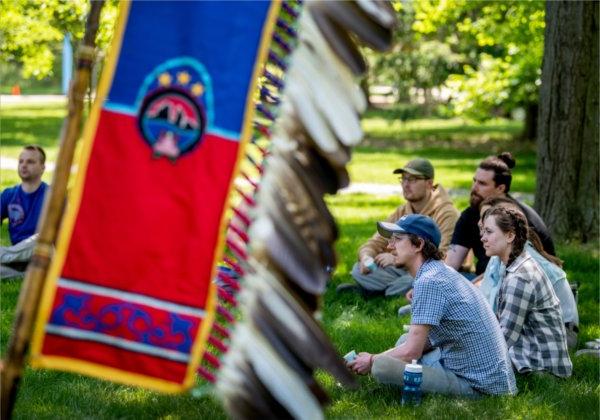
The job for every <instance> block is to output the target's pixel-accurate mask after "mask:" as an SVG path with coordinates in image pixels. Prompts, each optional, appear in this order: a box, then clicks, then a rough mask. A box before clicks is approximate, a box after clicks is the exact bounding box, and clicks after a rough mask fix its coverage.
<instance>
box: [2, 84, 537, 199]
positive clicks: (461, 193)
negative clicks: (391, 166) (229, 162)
mask: <svg viewBox="0 0 600 420" xmlns="http://www.w3.org/2000/svg"><path fill="white" fill-rule="evenodd" d="M48 102H56V103H60V102H66V96H64V95H0V106H2V105H5V104H35V103H48ZM17 163H18V161H17V159H14V158H7V157H1V156H0V169H12V170H16V169H17ZM46 170H47V171H53V170H54V162H46ZM447 191H448V194H449V195H450V197H452V198H456V197H466V196H468V195H469V190H468V189H464V188H455V189H448V190H447ZM360 193H361V194H372V195H376V196H380V197H386V196H390V195H396V196H400V195H401V194H402V187H401V186H400V185H399V184H371V183H352V184H350V185H349V186H348V187H347V188H344V189H342V190H340V194H360ZM511 195H512V196H513V197H514V198H516V199H518V200H523V201H527V202H530V203H533V199H534V196H533V194H530V193H519V192H513V193H512V194H511Z"/></svg>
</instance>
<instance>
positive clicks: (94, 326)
mask: <svg viewBox="0 0 600 420" xmlns="http://www.w3.org/2000/svg"><path fill="white" fill-rule="evenodd" d="M91 300H92V295H89V294H85V293H73V294H66V295H65V296H64V299H63V301H62V302H61V303H60V304H59V305H58V306H57V307H56V308H55V309H54V311H53V312H52V315H51V318H50V324H51V325H54V326H59V327H61V326H62V327H70V328H75V329H79V330H83V331H93V332H97V333H100V334H106V335H111V336H116V337H122V338H125V339H128V340H131V341H134V342H138V343H143V344H148V345H151V346H154V347H160V348H164V349H170V350H176V351H179V352H182V353H186V354H189V353H190V352H191V347H192V344H193V340H192V332H193V331H192V330H193V327H194V324H193V322H191V321H189V320H186V319H185V318H183V317H181V316H179V315H177V314H175V313H172V312H167V313H168V319H169V321H168V323H167V324H164V323H163V324H159V325H156V323H155V320H154V318H153V317H152V315H151V314H150V312H149V311H147V310H145V309H144V308H142V307H140V306H139V305H136V304H132V303H129V302H123V303H120V302H119V303H110V304H106V305H104V306H102V307H101V308H100V310H98V309H96V308H92V307H91V304H90V303H91ZM124 326H126V331H127V333H128V334H127V337H123V334H122V330H123V327H124Z"/></svg>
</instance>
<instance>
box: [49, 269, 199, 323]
mask: <svg viewBox="0 0 600 420" xmlns="http://www.w3.org/2000/svg"><path fill="white" fill-rule="evenodd" d="M58 285H59V286H60V287H64V288H66V289H72V290H77V291H80V292H86V293H91V294H93V295H98V296H105V297H110V298H115V299H121V300H124V301H127V302H132V303H137V304H139V305H145V306H150V307H152V308H156V309H162V310H164V311H167V312H175V313H178V314H182V315H190V316H195V317H198V318H204V316H205V314H206V312H205V311H204V310H202V309H197V308H192V307H190V306H185V305H179V304H177V303H173V302H167V301H165V300H160V299H156V298H152V297H149V296H144V295H139V294H136V293H131V292H125V291H123V290H117V289H109V288H108V287H102V286H96V285H92V284H86V283H81V282H78V281H76V280H69V279H64V278H61V279H60V280H58Z"/></svg>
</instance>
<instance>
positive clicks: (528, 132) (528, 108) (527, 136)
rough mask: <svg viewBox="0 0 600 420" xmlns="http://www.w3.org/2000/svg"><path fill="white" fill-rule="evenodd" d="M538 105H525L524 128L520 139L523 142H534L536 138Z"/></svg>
mask: <svg viewBox="0 0 600 420" xmlns="http://www.w3.org/2000/svg"><path fill="white" fill-rule="evenodd" d="M538 112H539V106H538V104H535V103H533V104H526V105H525V126H524V127H523V133H522V135H521V136H522V138H523V140H525V141H531V142H533V141H535V139H536V137H537V126H538Z"/></svg>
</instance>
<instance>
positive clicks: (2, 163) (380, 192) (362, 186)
mask: <svg viewBox="0 0 600 420" xmlns="http://www.w3.org/2000/svg"><path fill="white" fill-rule="evenodd" d="M17 164H18V161H17V159H14V158H8V157H0V169H8V170H17ZM54 166H55V165H54V162H50V161H48V162H46V171H48V172H52V171H53V170H54ZM447 191H448V195H450V197H451V198H456V197H466V196H468V195H469V190H468V189H466V188H450V189H448V190H447ZM339 193H340V194H372V195H376V196H378V197H387V196H390V195H396V196H400V195H401V194H402V187H401V186H400V185H399V184H369V183H358V182H356V183H352V184H350V185H349V186H348V187H346V188H343V189H341V190H340V191H339ZM511 195H512V196H513V197H514V198H516V199H517V200H522V201H527V202H529V203H533V198H534V197H533V194H530V193H520V192H513V193H511Z"/></svg>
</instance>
